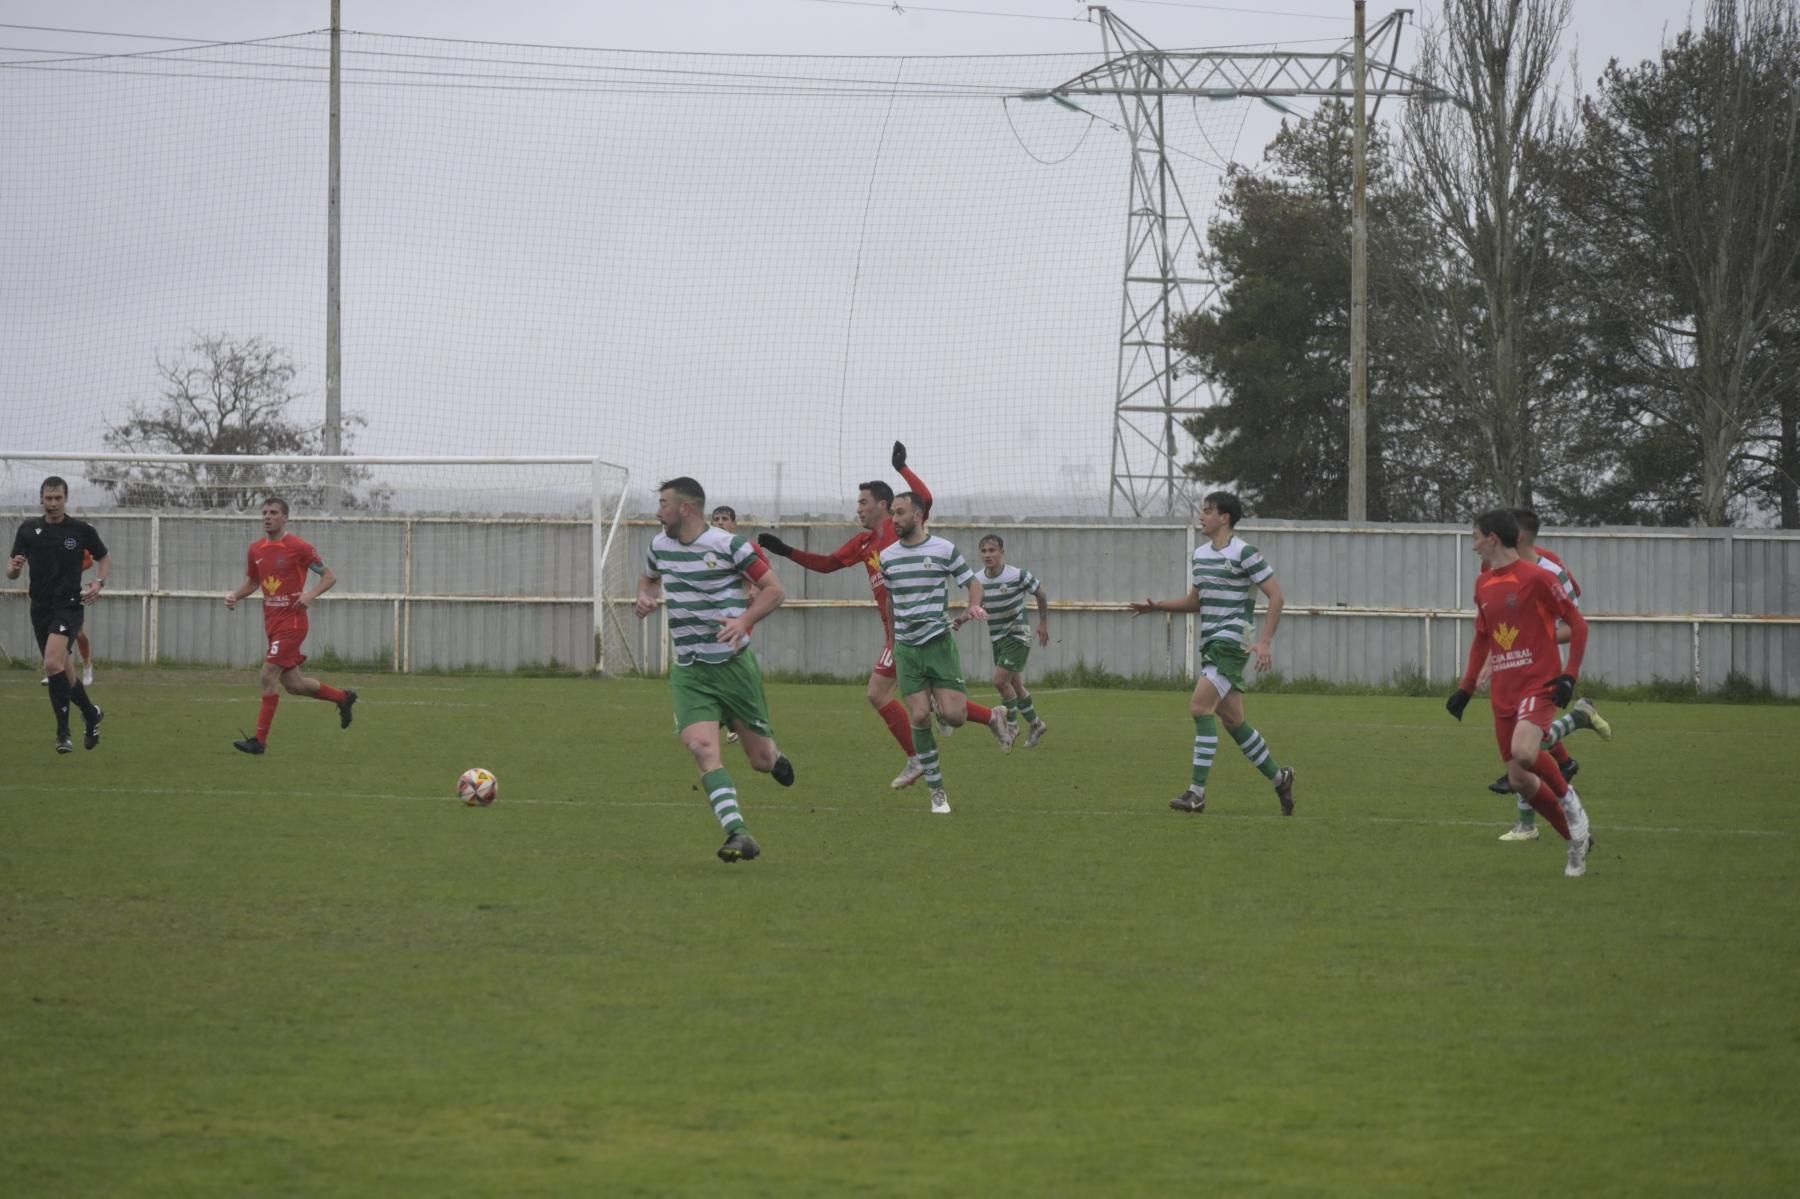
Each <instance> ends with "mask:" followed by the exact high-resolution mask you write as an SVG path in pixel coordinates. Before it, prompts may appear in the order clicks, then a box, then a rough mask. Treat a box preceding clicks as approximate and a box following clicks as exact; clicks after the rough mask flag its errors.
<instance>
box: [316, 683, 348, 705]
mask: <svg viewBox="0 0 1800 1199" xmlns="http://www.w3.org/2000/svg"><path fill="white" fill-rule="evenodd" d="M313 698H314V699H322V700H324V701H325V702H326V703H328V704H341V703H343V702H344V701H345V700H346V699H348V698H350V697H349V696H347V695H345V694H344V693H343V692H342V691H339V690H338V689H337V688H336V687H333V686H331V685H330V684H329V683H320V684H319V689H318V690H317V691H316V692H314V693H313Z"/></svg>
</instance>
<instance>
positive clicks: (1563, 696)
mask: <svg viewBox="0 0 1800 1199" xmlns="http://www.w3.org/2000/svg"><path fill="white" fill-rule="evenodd" d="M1550 698H1551V699H1553V700H1555V701H1556V706H1557V707H1559V708H1566V707H1568V706H1569V701H1570V700H1572V699H1574V698H1575V676H1574V675H1572V674H1559V675H1557V676H1556V680H1555V681H1554V682H1553V683H1551V684H1550Z"/></svg>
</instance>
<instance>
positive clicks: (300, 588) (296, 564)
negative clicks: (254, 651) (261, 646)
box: [225, 496, 356, 754]
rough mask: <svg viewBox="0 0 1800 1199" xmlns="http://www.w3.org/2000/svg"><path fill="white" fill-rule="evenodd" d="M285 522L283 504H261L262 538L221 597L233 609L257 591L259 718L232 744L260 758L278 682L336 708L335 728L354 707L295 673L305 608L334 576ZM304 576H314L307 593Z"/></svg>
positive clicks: (349, 696) (345, 696) (274, 500)
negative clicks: (264, 641) (261, 653)
mask: <svg viewBox="0 0 1800 1199" xmlns="http://www.w3.org/2000/svg"><path fill="white" fill-rule="evenodd" d="M287 520H288V503H287V501H286V500H284V499H280V498H278V497H274V496H271V497H270V498H269V499H267V500H264V501H263V506H262V522H263V537H262V540H260V541H258V542H256V543H255V544H253V545H252V546H251V547H250V556H249V559H248V566H247V568H246V571H245V578H244V581H243V583H242V585H240V586H239V587H238V589H237V590H236V591H233V592H231V593H229V594H228V595H226V597H225V606H226V607H227V608H236V607H237V606H238V601H239V600H241V599H243V598H245V597H246V596H248V595H249V594H250V593H251V592H254V591H260V592H262V602H263V631H264V632H265V633H266V634H267V635H268V638H269V652H268V655H267V656H266V657H265V658H264V659H263V665H262V675H261V680H262V693H263V696H262V714H261V715H260V716H258V717H257V720H256V736H254V737H245V738H244V739H243V740H242V741H233V742H232V745H234V746H236V747H237V748H238V749H240V750H242V751H243V752H245V753H247V754H260V753H262V752H264V751H265V750H266V749H267V748H268V745H269V726H270V725H271V724H273V723H275V706H276V705H277V704H279V703H280V702H281V690H280V689H278V688H277V686H276V684H278V683H279V684H280V686H281V688H285V689H286V690H287V692H288V694H290V695H306V696H310V697H312V698H313V699H322V700H324V701H325V702H326V703H328V704H336V705H337V710H338V721H339V725H338V727H340V728H346V729H347V728H349V727H350V718H351V710H352V709H353V708H354V707H355V706H356V692H354V691H349V690H344V691H340V690H338V689H337V688H336V687H331V686H328V685H326V684H324V683H321V682H320V681H319V680H318V679H312V678H308V677H306V676H305V675H303V674H301V673H300V664H301V663H302V662H304V661H306V655H305V654H303V653H301V652H300V647H301V646H302V645H304V644H305V643H306V631H307V617H306V612H307V609H308V608H309V607H310V606H311V605H312V602H313V601H314V600H316V599H318V598H319V597H320V596H321V595H324V594H325V593H326V592H327V591H330V590H331V588H332V586H333V585H334V584H336V583H337V576H336V575H334V574H332V573H331V568H330V567H329V566H327V565H325V562H324V559H322V558H320V557H319V551H318V550H316V549H314V548H313V547H312V545H311V543H309V542H306V541H303V540H301V539H300V538H299V537H297V536H295V535H294V534H292V533H289V532H288V531H287ZM309 576H317V581H316V582H314V583H313V584H312V590H310V591H309V590H307V581H308V577H309Z"/></svg>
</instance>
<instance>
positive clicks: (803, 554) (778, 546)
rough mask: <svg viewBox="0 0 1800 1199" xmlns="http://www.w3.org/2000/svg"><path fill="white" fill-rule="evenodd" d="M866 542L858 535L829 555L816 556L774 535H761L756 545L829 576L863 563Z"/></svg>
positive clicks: (860, 534) (758, 536)
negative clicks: (834, 572)
mask: <svg viewBox="0 0 1800 1199" xmlns="http://www.w3.org/2000/svg"><path fill="white" fill-rule="evenodd" d="M864 542H865V538H864V535H863V534H862V533H857V534H855V535H854V536H852V537H851V538H850V540H848V541H846V542H844V544H842V545H840V546H838V547H837V548H836V549H835V550H832V551H831V552H830V553H829V554H815V553H813V552H812V551H811V550H802V549H795V548H794V547H793V546H791V545H789V544H788V543H787V542H785V541H783V540H782V539H781V538H779V537H777V536H775V534H773V533H760V534H758V535H757V538H756V544H758V545H760V546H762V547H763V548H764V549H766V550H768V551H769V552H770V553H771V554H780V555H781V556H782V557H783V558H786V559H787V560H788V561H790V562H795V563H798V564H799V565H801V566H804V567H805V568H806V569H808V570H812V571H817V572H818V573H819V574H822V575H828V574H831V573H832V572H833V571H839V570H842V569H844V567H846V566H855V565H856V564H857V563H859V562H861V561H862V560H863V545H864Z"/></svg>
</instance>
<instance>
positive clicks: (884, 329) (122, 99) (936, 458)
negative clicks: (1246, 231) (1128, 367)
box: [0, 32, 1247, 515]
mask: <svg viewBox="0 0 1800 1199" xmlns="http://www.w3.org/2000/svg"><path fill="white" fill-rule="evenodd" d="M343 42H344V50H343V55H342V61H343V64H344V67H343V75H344V81H345V82H344V87H343V103H342V115H341V128H342V145H343V165H342V192H341V203H342V208H341V213H342V245H343V250H342V253H343V259H342V261H343V267H342V279H343V290H342V309H341V311H342V321H343V340H342V346H343V357H342V379H343V397H344V409H345V411H346V413H349V414H353V415H354V416H355V417H356V419H357V420H358V421H359V422H361V423H359V424H356V425H354V426H353V427H352V428H351V430H350V433H351V436H352V440H351V443H350V446H349V447H347V448H352V449H354V451H355V452H358V453H366V454H378V455H379V454H479V455H509V454H542V453H547V452H556V451H559V450H562V449H565V448H574V449H580V450H584V451H586V450H592V451H594V452H597V453H601V454H603V455H605V456H606V457H608V458H610V459H613V460H617V461H619V462H621V463H622V464H624V465H625V466H627V467H629V468H630V471H631V475H632V478H633V481H634V484H635V485H637V486H639V487H640V488H644V490H642V491H640V493H639V496H638V506H639V507H640V508H641V507H642V506H643V505H644V503H645V497H646V496H647V494H648V492H647V485H648V484H650V483H652V482H653V481H654V480H656V479H657V478H659V477H666V476H670V475H674V474H691V475H694V476H696V477H698V478H699V479H701V481H702V482H703V483H704V484H705V485H706V487H707V489H708V492H709V493H710V494H711V495H712V496H714V497H716V498H717V499H720V500H723V501H726V502H732V503H735V504H736V505H737V506H738V507H739V508H740V509H742V510H745V511H747V512H751V513H759V514H762V515H767V514H769V513H771V512H774V511H776V510H777V508H779V510H781V511H786V512H789V513H798V512H807V511H813V512H819V511H839V510H842V509H843V508H844V507H845V506H846V504H847V502H848V500H849V498H850V497H851V496H852V495H853V492H854V488H855V485H856V483H857V482H858V481H860V480H862V479H866V478H870V477H876V476H881V477H887V476H888V475H890V474H891V472H889V471H888V470H887V467H886V463H887V458H888V448H889V445H890V444H891V442H892V441H893V440H894V439H895V438H896V437H898V438H903V439H904V440H906V441H907V442H908V444H909V445H910V446H911V447H912V448H913V453H914V456H915V459H916V462H917V464H918V466H919V468H920V469H921V471H922V473H924V474H925V477H926V478H927V479H928V481H929V482H931V483H932V485H933V487H934V489H935V490H936V491H937V492H938V495H939V496H940V510H941V511H945V512H952V513H954V512H974V511H979V512H983V513H994V514H1002V513H1017V514H1021V515H1031V514H1045V513H1061V514H1075V513H1080V512H1083V511H1093V510H1100V509H1103V508H1104V506H1105V503H1106V496H1107V490H1108V470H1109V445H1110V439H1111V436H1112V422H1113V404H1114V398H1115V397H1114V391H1115V384H1116V380H1117V377H1118V371H1119V345H1120V310H1121V286H1122V272H1123V264H1124V262H1125V258H1126V253H1127V246H1126V234H1127V224H1128V213H1127V211H1126V209H1127V206H1128V205H1127V197H1128V194H1129V190H1128V179H1129V172H1130V170H1131V149H1130V145H1129V142H1128V140H1127V137H1126V135H1125V133H1124V131H1123V125H1122V120H1123V118H1122V114H1121V112H1120V110H1119V106H1118V105H1117V103H1116V102H1115V101H1113V100H1111V99H1109V98H1103V97H1102V98H1092V99H1088V100H1084V101H1083V102H1082V103H1081V104H1080V105H1078V106H1070V105H1068V104H1065V103H1060V102H1056V101H1050V100H1044V99H1033V98H1030V97H1031V94H1032V93H1037V92H1041V91H1042V90H1043V89H1045V88H1049V87H1054V86H1055V85H1056V84H1058V83H1060V82H1062V81H1063V80H1066V79H1069V78H1071V77H1073V76H1075V75H1077V74H1079V73H1080V72H1082V71H1084V70H1086V69H1088V68H1090V67H1092V66H1094V65H1095V64H1096V63H1097V62H1098V60H1099V55H1098V51H1097V50H1096V53H1095V54H1093V55H1055V56H1028V57H986V58H938V59H920V58H909V59H898V58H889V59H883V58H859V59H845V58H801V57H753V56H722V55H686V54H652V53H638V52H623V51H602V50H581V49H557V48H542V47H520V46H511V45H495V44H472V43H463V42H448V41H436V40H424V39H414V38H404V37H391V36H375V35H366V34H354V33H352V34H346V35H345V36H344V39H343ZM327 50H328V38H327V35H325V34H324V33H316V32H315V33H309V34H303V35H297V36H293V37H285V38H279V39H274V40H270V41H264V42H257V43H251V44H233V45H224V46H216V45H215V46H195V47H181V48H176V49H171V50H167V51H159V52H155V53H147V54H138V55H133V56H130V57H107V58H92V57H89V58H80V59H76V58H64V59H62V60H60V61H57V60H55V59H56V57H57V56H54V55H45V56H43V57H44V59H45V61H37V62H27V63H20V62H13V63H9V64H5V65H4V66H0V104H4V106H5V111H6V114H7V115H6V117H5V118H4V121H3V122H0V161H3V162H4V163H5V164H6V165H5V169H4V170H3V171H0V206H3V208H4V211H5V212H6V213H7V220H6V222H5V232H4V233H3V234H0V236H3V237H4V238H5V239H6V242H7V273H8V279H7V288H8V292H9V294H10V295H11V296H12V297H13V298H14V303H12V304H11V305H9V318H10V319H9V320H8V321H6V322H4V324H0V394H4V396H5V397H6V404H7V425H6V428H5V430H4V441H5V443H6V444H10V445H12V446H13V447H14V448H44V449H62V448H85V449H95V450H99V449H105V448H129V449H134V450H140V451H145V450H167V449H172V448H182V449H191V448H192V447H191V446H187V445H184V446H181V447H175V446H171V445H167V444H156V443H153V442H151V441H146V440H144V439H143V438H142V437H139V439H138V440H136V441H133V442H131V443H130V444H129V445H126V444H121V443H119V441H118V435H117V433H115V434H114V441H113V443H111V444H110V445H109V443H108V442H107V436H108V433H109V430H119V429H121V428H124V427H126V426H127V424H128V421H129V420H130V418H131V417H132V416H133V415H138V416H144V415H154V414H155V413H157V412H158V411H160V410H161V406H162V405H163V404H164V401H165V400H166V396H167V392H168V387H169V372H170V369H171V368H173V369H175V370H177V371H179V370H180V369H183V367H184V365H185V364H189V363H191V361H192V358H193V356H194V351H195V350H196V348H197V347H200V346H203V345H207V344H224V345H226V346H232V345H238V344H241V343H243V342H244V341H246V340H251V339H254V340H255V341H256V342H257V343H258V344H261V345H263V346H265V347H275V348H277V349H279V350H280V351H282V352H284V353H285V354H287V355H288V356H289V357H290V359H291V365H292V367H293V370H292V375H291V378H289V379H288V380H287V381H286V382H285V384H284V386H285V387H286V389H287V390H286V393H285V394H286V396H287V398H289V399H290V401H291V402H290V403H288V404H287V406H286V407H285V408H284V409H283V410H282V415H283V417H284V418H285V419H287V420H289V421H290V422H291V423H293V424H294V425H296V426H298V427H299V428H300V431H301V432H302V433H304V432H306V431H307V430H310V431H312V433H313V434H314V435H316V431H317V428H318V426H319V424H320V421H321V420H322V415H323V411H324V407H323V405H324V391H325V345H324V336H325V316H324V314H325V308H326V296H325V284H326V270H325V246H326V237H325V232H326V198H327V187H326V164H327V140H326V131H327V123H328V121H327V118H328V104H327V97H328V93H327V87H326V74H327V64H328V58H327ZM1246 109H1247V106H1246V105H1245V104H1243V103H1235V102H1208V101H1192V100H1171V101H1169V102H1168V104H1167V106H1166V112H1165V120H1164V136H1165V138H1166V140H1167V143H1168V146H1169V155H1170V159H1171V162H1172V163H1173V164H1174V166H1175V170H1176V174H1177V177H1178V182H1179V185H1180V187H1181V188H1182V191H1183V194H1184V196H1185V198H1186V202H1187V205H1188V208H1189V210H1190V211H1192V212H1193V214H1194V217H1195V219H1196V220H1198V221H1200V222H1202V223H1204V221H1205V220H1206V219H1207V217H1208V215H1210V213H1211V211H1212V206H1213V198H1214V197H1215V196H1216V194H1217V191H1218V187H1219V182H1220V178H1221V175H1222V173H1223V169H1224V167H1225V166H1226V164H1227V163H1228V162H1229V160H1230V158H1231V156H1232V154H1233V153H1234V152H1235V147H1236V141H1237V135H1238V131H1239V129H1240V128H1241V126H1242V123H1243V120H1244V117H1245V113H1246ZM1191 265H1192V264H1186V263H1183V264H1172V266H1175V267H1179V268H1184V269H1185V268H1187V267H1189V266H1191ZM184 355H185V356H186V357H185V358H184ZM134 405H136V407H135V408H134V407H133V406H134ZM137 432H138V433H140V434H141V433H142V432H143V429H142V427H141V426H140V427H138V429H137ZM252 448H253V449H256V450H262V451H264V452H267V447H261V446H258V447H252Z"/></svg>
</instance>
